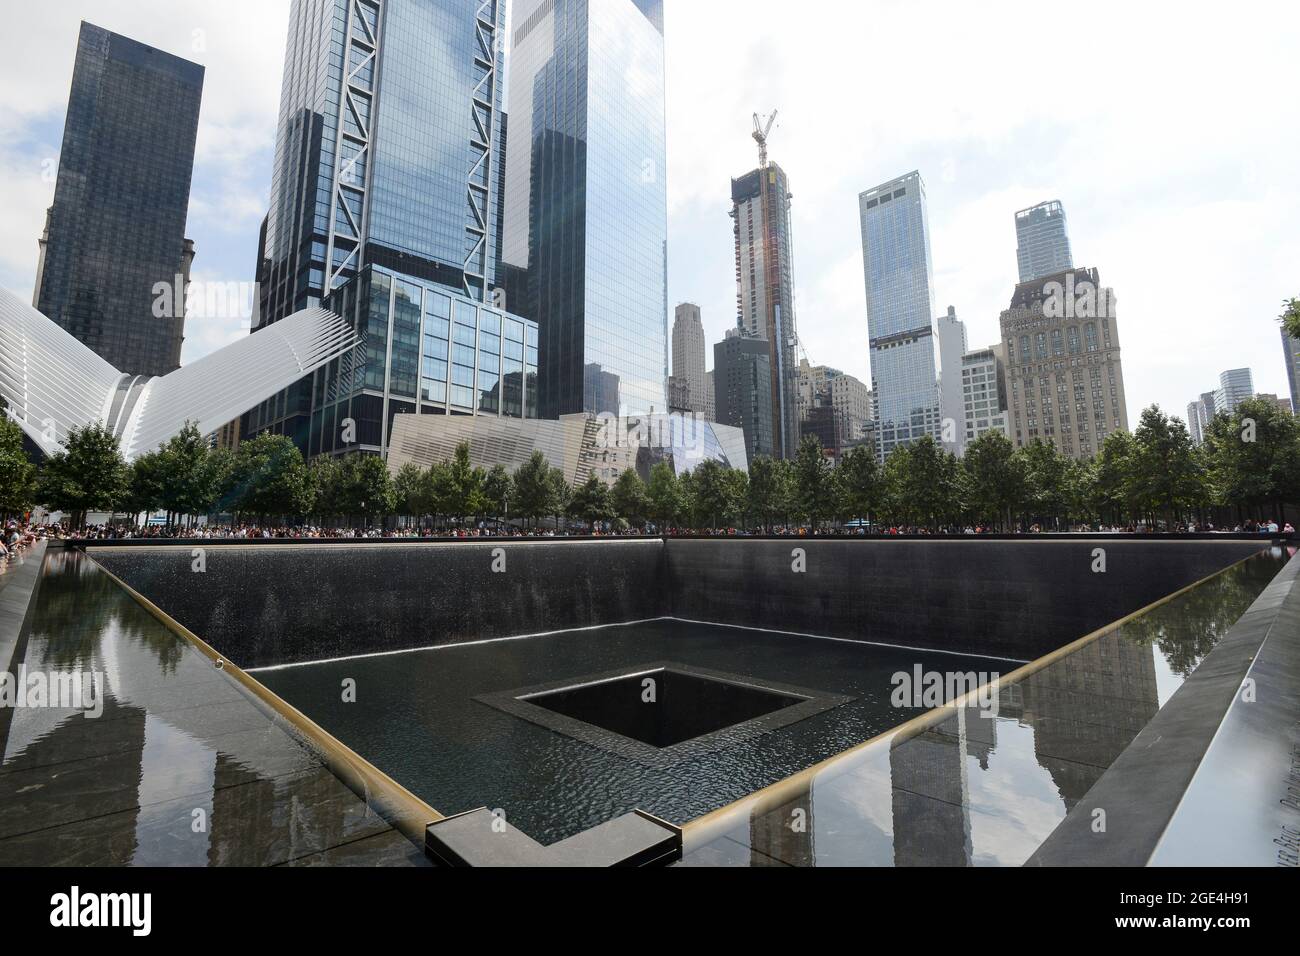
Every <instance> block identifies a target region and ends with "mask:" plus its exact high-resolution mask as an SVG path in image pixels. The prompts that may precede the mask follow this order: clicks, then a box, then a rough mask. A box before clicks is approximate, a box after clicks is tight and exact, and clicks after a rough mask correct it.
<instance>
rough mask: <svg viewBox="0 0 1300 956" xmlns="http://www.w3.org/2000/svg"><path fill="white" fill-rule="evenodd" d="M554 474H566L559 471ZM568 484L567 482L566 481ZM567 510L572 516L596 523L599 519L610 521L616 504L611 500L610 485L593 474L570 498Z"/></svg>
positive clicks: (589, 522)
mask: <svg viewBox="0 0 1300 956" xmlns="http://www.w3.org/2000/svg"><path fill="white" fill-rule="evenodd" d="M553 474H558V475H560V480H561V481H563V480H564V476H563V474H562V473H560V472H559V471H556V472H553ZM566 486H567V482H566ZM567 511H568V513H569V516H570V517H573V518H577V519H578V520H580V521H585V522H587V523H588V524H595V523H596V522H597V521H610V520H612V519H613V518H614V505H613V502H612V501H611V496H610V492H609V486H608V485H606V484H605V483H604V482H603V481H601V480H600V479H599V478H598V477H597V476H596V475H591V476H590V477H588V478H587V480H586V481H585V482H583V483H582V484H581V485H579V486H578V487H577V488H576V489H575V490H574V492H573V495H572V496H571V497H570V499H569V503H568V508H567Z"/></svg>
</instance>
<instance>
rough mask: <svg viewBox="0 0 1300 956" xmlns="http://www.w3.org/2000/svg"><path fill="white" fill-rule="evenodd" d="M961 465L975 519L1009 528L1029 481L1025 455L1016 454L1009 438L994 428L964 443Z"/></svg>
mask: <svg viewBox="0 0 1300 956" xmlns="http://www.w3.org/2000/svg"><path fill="white" fill-rule="evenodd" d="M962 469H963V471H964V472H965V474H966V491H967V499H968V505H969V507H970V510H971V511H972V512H973V514H974V515H975V519H976V520H977V521H978V522H979V523H981V524H986V523H989V522H990V521H991V522H993V523H995V524H996V525H997V526H998V527H999V528H1002V529H1005V530H1008V531H1009V530H1011V528H1012V527H1013V526H1014V524H1015V518H1014V517H1013V515H1014V514H1015V512H1016V511H1017V510H1018V509H1019V508H1021V507H1022V505H1023V503H1024V500H1025V494H1026V490H1027V485H1028V481H1027V478H1026V475H1025V467H1024V459H1023V458H1021V457H1019V456H1017V455H1016V449H1015V446H1014V445H1012V444H1011V439H1009V438H1008V437H1007V436H1006V435H1004V434H1002V432H997V431H988V432H985V433H984V434H983V435H980V436H979V437H978V438H976V439H975V440H974V441H973V442H971V443H970V444H969V445H967V446H966V455H965V457H964V458H963V459H962Z"/></svg>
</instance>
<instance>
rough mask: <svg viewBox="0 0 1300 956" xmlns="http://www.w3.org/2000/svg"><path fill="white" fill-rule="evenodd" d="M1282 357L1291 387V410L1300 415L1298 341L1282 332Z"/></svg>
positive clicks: (1299, 352) (1299, 340)
mask: <svg viewBox="0 0 1300 956" xmlns="http://www.w3.org/2000/svg"><path fill="white" fill-rule="evenodd" d="M1282 357H1283V359H1284V361H1285V362H1286V379H1287V382H1289V383H1290V385H1291V408H1292V409H1294V410H1295V413H1296V414H1297V415H1300V339H1295V338H1292V337H1291V336H1289V335H1287V334H1286V329H1283V330H1282Z"/></svg>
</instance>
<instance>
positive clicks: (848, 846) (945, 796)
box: [686, 554, 1284, 866]
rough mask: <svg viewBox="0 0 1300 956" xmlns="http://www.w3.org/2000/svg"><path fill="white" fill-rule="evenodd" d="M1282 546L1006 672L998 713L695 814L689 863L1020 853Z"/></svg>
mask: <svg viewBox="0 0 1300 956" xmlns="http://www.w3.org/2000/svg"><path fill="white" fill-rule="evenodd" d="M1283 561H1284V559H1283V558H1280V557H1278V556H1275V555H1267V554H1266V555H1261V556H1258V557H1255V558H1251V559H1249V560H1248V561H1246V562H1243V563H1241V564H1239V565H1235V566H1234V567H1232V568H1229V569H1227V570H1226V571H1224V572H1223V573H1221V574H1219V575H1217V576H1216V577H1214V578H1212V579H1210V580H1209V581H1206V582H1204V583H1203V584H1201V585H1199V586H1197V587H1196V588H1194V589H1193V590H1191V591H1189V592H1187V593H1186V594H1183V595H1180V596H1179V597H1177V598H1175V599H1173V600H1171V601H1169V602H1166V603H1165V604H1162V605H1160V606H1158V607H1156V608H1153V609H1152V610H1151V611H1149V612H1147V613H1146V614H1144V615H1142V616H1140V617H1137V618H1134V619H1132V620H1130V621H1127V622H1125V623H1124V624H1123V625H1122V626H1120V627H1117V628H1114V629H1112V630H1110V631H1108V632H1106V633H1104V634H1102V635H1101V636H1100V637H1098V638H1096V639H1095V640H1093V641H1091V642H1089V643H1087V644H1085V645H1083V646H1082V647H1080V648H1078V649H1076V650H1075V651H1073V652H1071V653H1068V654H1065V655H1063V656H1061V657H1059V658H1056V659H1055V660H1052V661H1051V662H1049V663H1047V664H1046V665H1045V666H1041V667H1039V669H1037V670H1034V671H1033V672H1032V673H1028V674H1026V675H1024V676H1021V677H1019V678H1015V677H1014V676H1013V675H1009V676H1012V677H1013V679H1012V680H1010V681H1008V680H1007V679H1006V678H1004V679H1003V681H1002V684H1001V686H1000V687H999V691H998V698H997V712H996V716H988V715H981V713H980V711H979V709H978V708H977V707H974V706H969V707H963V708H957V709H954V708H952V707H951V706H950V707H948V708H945V713H944V714H935V715H932V716H930V717H929V718H928V720H927V721H924V722H922V726H916V725H912V726H908V727H904V728H900V730H899V731H896V732H894V734H893V735H892V736H891V737H887V738H882V739H879V740H877V741H875V742H873V743H872V744H869V745H867V746H865V747H862V748H860V749H858V750H857V751H851V752H849V753H847V754H844V755H841V756H840V757H838V758H834V759H833V760H831V761H828V762H827V763H826V764H825V765H824V766H823V767H822V768H820V769H818V770H817V771H816V772H813V773H811V774H808V775H806V776H804V777H803V778H799V777H795V778H791V781H790V783H791V785H792V786H789V787H787V788H786V790H785V792H782V793H781V797H782V798H784V800H785V802H784V803H782V804H781V805H780V806H776V807H775V808H772V807H771V806H770V804H771V803H772V802H773V798H772V796H771V795H772V794H774V793H778V792H781V791H780V790H779V788H780V787H781V786H782V785H777V788H772V790H771V791H770V792H769V793H767V794H764V793H762V792H760V795H759V797H758V798H757V801H756V802H752V803H751V802H747V801H740V802H739V803H737V804H735V805H733V806H734V808H735V810H734V812H732V811H728V810H725V809H724V810H723V811H720V812H719V813H718V814H714V815H711V816H710V818H705V821H702V822H704V823H705V825H704V826H701V828H700V830H699V831H698V833H693V832H692V827H691V825H689V824H688V826H687V829H686V841H687V844H686V851H687V857H686V862H687V863H691V862H700V863H732V864H741V865H782V864H785V865H795V866H810V865H819V866H826V865H876V866H888V865H891V864H892V865H896V866H911V865H926V866H935V865H938V866H969V865H1002V866H1019V865H1021V864H1023V863H1024V862H1025V860H1027V859H1028V858H1029V856H1030V855H1031V854H1032V853H1033V852H1034V850H1036V849H1037V848H1038V846H1039V845H1040V844H1041V843H1042V842H1043V841H1044V840H1045V839H1046V838H1047V837H1048V836H1049V835H1050V834H1051V832H1052V830H1054V829H1055V828H1056V826H1057V825H1058V824H1059V823H1060V822H1061V820H1063V819H1064V818H1065V815H1066V814H1067V813H1068V812H1069V811H1070V810H1071V809H1072V808H1073V807H1074V806H1075V805H1076V804H1077V803H1078V802H1079V801H1080V800H1081V799H1082V798H1083V797H1084V795H1085V794H1086V793H1087V792H1088V790H1089V789H1091V787H1092V786H1093V784H1094V783H1096V782H1097V780H1098V779H1099V778H1100V777H1101V775H1102V774H1103V773H1104V772H1105V771H1106V769H1107V768H1108V767H1110V765H1111V764H1112V763H1113V762H1114V761H1115V759H1116V758H1117V757H1118V756H1119V755H1120V753H1121V752H1122V751H1123V750H1124V749H1125V748H1126V747H1127V746H1128V745H1129V744H1130V743H1131V742H1132V741H1133V738H1134V737H1136V736H1137V734H1138V733H1139V732H1140V731H1141V730H1142V728H1143V727H1145V726H1146V725H1147V724H1148V723H1149V722H1150V720H1151V718H1152V717H1153V716H1155V714H1156V712H1157V711H1158V710H1159V709H1160V708H1161V707H1162V706H1163V705H1164V704H1165V703H1166V702H1167V701H1168V699H1169V697H1170V696H1172V694H1173V692H1174V691H1175V690H1177V688H1178V686H1179V685H1180V684H1181V683H1182V681H1183V680H1184V679H1186V677H1187V676H1188V675H1190V674H1191V673H1192V671H1193V670H1195V668H1196V666H1197V665H1198V664H1199V663H1200V661H1201V660H1203V659H1204V657H1205V655H1206V654H1208V653H1209V651H1210V650H1211V649H1213V647H1214V646H1215V645H1216V644H1217V643H1218V642H1219V641H1220V640H1221V639H1222V638H1223V636H1224V635H1225V634H1226V633H1227V632H1228V630H1229V629H1230V628H1231V627H1232V625H1233V624H1234V623H1235V622H1236V621H1237V620H1238V619H1239V618H1240V617H1241V615H1242V614H1244V613H1245V611H1246V610H1247V608H1249V606H1250V604H1251V603H1252V602H1253V601H1254V600H1255V598H1256V597H1258V596H1259V594H1260V592H1261V591H1263V589H1264V588H1265V587H1266V586H1267V584H1268V582H1269V581H1271V580H1272V578H1273V576H1274V575H1275V574H1276V573H1277V571H1278V569H1279V568H1280V567H1281V565H1282V563H1283ZM1032 666H1034V665H1031V667H1032ZM801 779H802V783H798V782H797V781H800V780H801ZM746 815H748V818H746ZM741 848H744V851H743V852H738V851H740V850H741Z"/></svg>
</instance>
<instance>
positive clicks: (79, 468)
mask: <svg viewBox="0 0 1300 956" xmlns="http://www.w3.org/2000/svg"><path fill="white" fill-rule="evenodd" d="M128 481H129V472H128V470H127V466H126V462H125V461H123V459H122V452H121V451H120V450H119V449H118V447H117V438H116V437H114V435H113V433H112V432H111V431H110V430H109V429H108V428H107V427H106V426H104V425H101V424H94V425H87V426H86V427H85V428H73V429H72V430H71V431H69V432H68V437H67V440H66V441H64V442H63V450H62V451H60V452H58V453H56V454H54V455H53V456H51V457H50V458H49V459H48V460H47V461H46V462H45V467H44V468H42V469H41V470H40V473H39V474H38V475H37V479H36V500H37V501H38V502H39V503H40V504H42V505H44V506H45V507H46V508H48V509H50V510H51V511H65V512H67V513H68V515H69V516H70V518H71V521H72V525H73V527H77V528H80V527H84V525H85V523H86V512H88V511H112V510H113V509H114V508H116V507H117V506H118V504H119V503H120V502H121V501H122V500H123V499H124V498H125V497H126V493H127V488H128Z"/></svg>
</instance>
